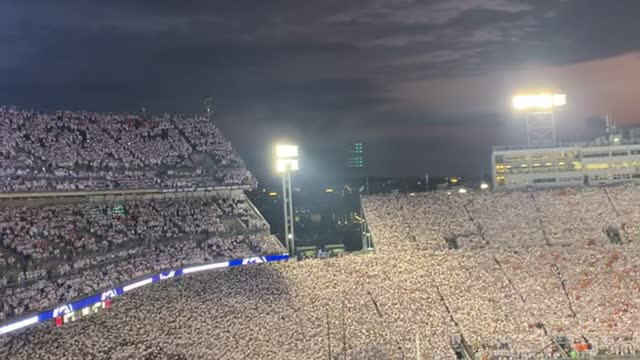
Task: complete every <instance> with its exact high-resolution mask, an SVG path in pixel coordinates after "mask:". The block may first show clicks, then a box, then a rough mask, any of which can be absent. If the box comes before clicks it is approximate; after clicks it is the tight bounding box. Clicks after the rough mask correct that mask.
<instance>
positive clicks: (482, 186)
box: [480, 182, 489, 190]
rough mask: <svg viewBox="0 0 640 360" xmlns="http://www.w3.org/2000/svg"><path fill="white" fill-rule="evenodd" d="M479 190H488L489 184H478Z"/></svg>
mask: <svg viewBox="0 0 640 360" xmlns="http://www.w3.org/2000/svg"><path fill="white" fill-rule="evenodd" d="M480 189H482V190H487V189H489V184H487V183H485V182H483V183H482V184H480Z"/></svg>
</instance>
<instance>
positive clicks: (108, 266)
mask: <svg viewBox="0 0 640 360" xmlns="http://www.w3.org/2000/svg"><path fill="white" fill-rule="evenodd" d="M253 186H255V180H254V179H253V177H252V175H251V174H250V173H249V172H248V171H247V169H246V167H245V165H244V162H243V161H242V160H241V159H240V158H239V156H238V155H237V154H236V153H235V152H234V151H233V149H232V148H231V145H230V143H229V142H228V141H227V140H225V138H224V137H223V136H222V134H221V132H220V131H219V130H218V129H217V128H216V127H215V126H214V125H213V124H212V122H211V121H209V119H207V118H204V117H183V116H173V115H162V116H149V117H140V116H137V115H128V114H98V113H88V112H71V111H59V112H49V113H43V112H35V111H25V110H17V109H15V108H9V107H2V108H0V196H2V198H3V200H2V204H0V321H4V320H7V319H11V318H16V317H19V316H21V315H24V314H28V313H33V312H36V311H40V310H43V309H46V308H50V307H52V306H54V305H57V304H60V303H63V302H67V301H71V300H73V299H77V298H78V297H82V296H86V295H91V294H93V293H95V292H97V291H100V290H102V289H105V288H107V287H110V286H114V285H116V284H119V283H122V282H125V281H128V280H131V279H134V278H136V277H138V276H142V275H146V274H149V273H150V272H152V271H159V270H164V269H171V268H175V267H178V266H182V265H185V264H193V263H202V262H206V261H211V260H215V259H227V258H237V257H244V256H248V255H254V254H267V253H275V252H280V251H282V248H281V247H280V246H279V244H278V243H277V242H275V241H274V240H273V239H272V238H271V236H270V234H269V226H268V224H267V223H266V222H265V221H264V218H262V216H261V215H260V214H259V213H258V212H257V210H256V209H255V208H254V207H253V205H251V204H250V201H249V200H248V199H247V197H246V196H245V194H244V193H243V192H242V190H243V189H249V188H251V187H253ZM104 190H110V192H109V193H108V194H107V195H105V194H104ZM142 190H143V191H142ZM96 194H102V195H100V196H98V195H96Z"/></svg>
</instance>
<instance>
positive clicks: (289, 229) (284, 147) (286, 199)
mask: <svg viewBox="0 0 640 360" xmlns="http://www.w3.org/2000/svg"><path fill="white" fill-rule="evenodd" d="M298 155H299V154H298V146H297V145H291V144H277V145H276V146H275V162H276V173H278V174H281V175H282V206H283V210H284V238H285V243H286V246H287V251H289V254H294V255H295V236H294V214H293V197H292V195H291V193H292V190H291V189H292V185H291V173H292V172H293V171H298V170H300V164H299V161H298Z"/></svg>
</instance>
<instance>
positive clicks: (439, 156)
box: [0, 0, 640, 175]
mask: <svg viewBox="0 0 640 360" xmlns="http://www.w3.org/2000/svg"><path fill="white" fill-rule="evenodd" d="M639 14H640V1H637V0H615V1H613V0H597V1H596V0H564V1H563V0H425V1H419V0H316V1H310V0H232V1H216V0H210V1H195V0H155V1H148V0H146V1H137V0H102V1H88V0H84V1H82V0H56V1H51V0H2V1H1V2H0V23H1V24H2V25H1V27H0V29H1V30H2V31H0V46H1V49H2V51H0V103H1V104H12V105H17V106H19V107H29V108H31V107H35V108H37V109H61V108H70V109H86V110H98V111H115V112H124V111H139V109H141V108H142V107H146V108H147V109H148V110H149V111H152V112H164V111H171V112H188V113H193V112H197V111H199V110H200V109H201V104H200V101H201V99H202V97H203V96H205V95H209V96H212V97H213V98H214V100H215V104H216V105H215V111H216V114H217V115H216V121H217V122H218V124H219V126H220V127H221V128H222V129H223V131H224V132H225V133H226V134H227V136H228V137H229V138H230V139H231V140H232V142H233V144H234V145H235V146H236V148H238V149H239V150H240V152H241V154H242V155H243V156H244V157H245V158H246V159H247V160H248V161H249V163H250V165H252V167H253V168H254V170H256V171H257V172H260V171H262V170H264V167H262V166H260V165H259V164H260V163H263V162H266V160H267V159H268V158H269V156H270V154H269V153H268V149H269V144H271V143H272V142H273V141H274V140H275V139H277V138H278V137H279V136H287V137H290V138H293V139H295V140H296V141H299V142H300V144H302V145H303V146H304V148H305V149H307V150H308V152H310V153H313V155H314V157H315V158H317V159H320V158H322V157H323V156H322V154H323V153H327V154H329V153H331V152H335V149H338V148H340V147H341V146H342V145H343V144H344V143H347V142H349V141H352V140H360V141H364V142H365V143H366V144H367V151H368V154H367V156H368V159H367V161H368V164H369V168H370V171H371V172H372V173H374V174H387V175H392V174H399V175H411V174H421V173H423V172H424V171H429V172H430V173H432V174H462V175H474V174H476V175H477V174H478V173H479V172H480V169H481V168H482V167H485V168H486V167H487V166H488V163H489V154H490V148H491V146H492V145H498V144H505V143H519V142H522V140H523V137H522V133H521V131H520V130H521V128H520V127H519V126H518V119H517V118H516V117H515V116H514V114H512V113H511V112H510V110H509V107H508V105H509V96H510V95H511V94H512V93H513V92H515V91H520V90H523V89H532V90H537V89H558V90H561V91H563V92H566V93H567V94H568V95H569V101H570V106H568V107H567V108H566V109H565V110H564V111H563V113H562V114H560V117H561V120H562V129H561V130H562V136H563V137H564V138H567V139H568V138H572V137H576V136H578V135H580V134H582V133H588V131H586V132H585V131H583V128H584V127H585V124H586V122H585V119H588V118H592V117H597V116H604V115H605V114H610V115H611V116H612V117H613V118H614V119H615V120H616V121H617V122H619V123H621V124H633V123H634V122H640V105H639V104H638V103H639V101H638V100H639V99H640V81H639V79H640V36H637V34H640V21H638V15H639ZM576 134H578V135H576ZM320 164H321V161H320V160H318V162H317V164H307V166H308V167H309V168H314V169H313V170H315V171H318V172H320V171H321V170H320V169H321V168H323V167H325V168H326V166H327V164H326V162H325V163H324V164H323V165H320ZM323 169H324V168H323ZM311 170H312V169H309V171H311ZM325 170H326V169H325ZM487 170H488V169H487ZM323 171H324V170H323Z"/></svg>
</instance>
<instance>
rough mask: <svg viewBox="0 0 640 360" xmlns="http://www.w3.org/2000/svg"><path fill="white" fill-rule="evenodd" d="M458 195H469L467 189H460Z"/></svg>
mask: <svg viewBox="0 0 640 360" xmlns="http://www.w3.org/2000/svg"><path fill="white" fill-rule="evenodd" d="M458 193H460V194H466V193H467V189H465V188H460V189H459V190H458Z"/></svg>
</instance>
